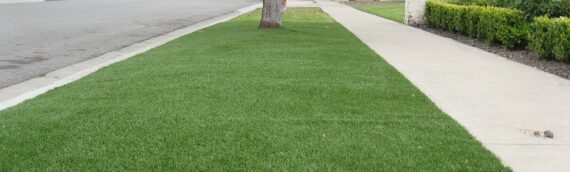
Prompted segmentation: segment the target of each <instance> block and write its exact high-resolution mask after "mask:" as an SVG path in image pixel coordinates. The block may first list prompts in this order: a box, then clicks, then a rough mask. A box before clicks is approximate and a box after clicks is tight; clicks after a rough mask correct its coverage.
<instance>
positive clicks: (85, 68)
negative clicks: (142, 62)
mask: <svg viewBox="0 0 570 172" xmlns="http://www.w3.org/2000/svg"><path fill="white" fill-rule="evenodd" d="M0 2H3V0H0ZM260 7H261V3H257V4H255V5H251V6H248V7H245V8H242V9H239V10H236V11H234V12H231V13H229V14H225V15H222V16H218V17H215V18H212V19H209V20H205V21H202V22H198V23H196V24H193V25H191V26H188V27H185V28H182V29H179V30H176V31H173V32H170V33H167V34H164V35H162V36H158V37H154V38H151V39H148V40H146V41H143V42H139V43H136V44H133V45H131V46H128V47H125V48H122V49H119V50H116V51H112V52H109V53H106V54H104V55H102V56H99V57H95V58H92V59H89V60H86V61H83V62H80V63H77V64H74V65H71V66H67V67H64V68H61V69H58V70H56V71H53V72H50V73H47V74H46V75H44V76H41V77H37V78H32V79H30V80H27V81H24V82H21V83H19V84H15V85H12V86H9V87H6V88H3V89H0V110H4V109H7V108H9V107H12V106H15V105H18V104H20V103H22V102H24V101H26V100H28V99H32V98H34V97H36V96H39V95H41V94H43V93H46V92H47V91H49V90H52V89H54V88H57V87H61V86H63V85H65V84H68V83H71V82H73V81H76V80H79V79H81V78H83V77H85V76H87V75H89V74H91V73H93V72H95V71H97V70H99V69H101V68H103V67H105V66H109V65H111V64H113V63H116V62H119V61H122V60H125V59H128V58H130V57H133V56H135V55H137V54H141V53H144V52H146V51H148V50H150V49H152V48H155V47H158V46H160V45H162V44H165V43H167V42H169V41H172V40H174V39H176V38H179V37H182V36H184V35H187V34H190V33H192V32H195V31H198V30H200V29H204V28H206V27H209V26H212V25H215V24H218V23H222V22H225V21H228V20H231V19H233V18H235V17H237V16H240V15H242V14H245V13H248V12H251V11H253V10H255V9H257V8H260Z"/></svg>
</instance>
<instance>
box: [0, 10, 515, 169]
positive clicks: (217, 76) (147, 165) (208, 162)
mask: <svg viewBox="0 0 570 172" xmlns="http://www.w3.org/2000/svg"><path fill="white" fill-rule="evenodd" d="M287 13H288V14H287V16H286V17H285V19H284V20H285V23H284V24H285V28H284V29H279V30H258V29H256V28H257V24H258V23H259V18H260V16H259V11H258V12H256V13H252V14H248V15H244V16H241V17H239V18H237V19H234V20H232V21H230V22H226V23H222V24H219V25H216V26H213V27H210V28H207V29H204V30H201V31H198V32H196V33H193V34H190V35H187V36H184V37H182V38H180V39H177V40H175V41H172V42H170V43H168V44H165V45H163V46H161V47H159V48H155V49H153V50H151V51H149V52H146V53H144V54H141V55H137V56H136V57H133V58H131V59H128V60H126V61H123V62H119V63H116V64H114V65H111V66H109V67H106V68H104V69H102V70H100V71H98V72H96V73H94V74H92V75H89V76H88V77H86V78H83V79H81V80H79V81H77V82H74V83H71V84H69V85H66V86H64V87H61V88H57V89H55V90H52V91H49V92H48V93H46V94H44V95H42V96H39V97H37V98H35V99H32V100H29V101H27V102H25V103H23V104H21V105H18V106H16V107H13V108H10V109H7V110H5V111H2V112H0V171H44V170H45V171H99V170H100V171H115V170H116V171H124V170H133V171H134V170H136V171H138V170H151V171H163V170H184V171H187V170H193V171H227V170H231V171H234V170H236V171H242V170H243V171H249V170H259V171H281V170H284V171H315V170H318V171H500V170H504V171H508V170H509V169H508V168H505V167H504V166H503V165H502V164H501V163H500V162H499V160H498V159H497V158H496V157H495V156H494V155H493V154H491V153H490V152H489V151H487V150H486V149H485V148H483V147H482V145H481V144H480V143H479V142H478V141H476V140H475V139H474V138H473V137H472V136H471V135H470V134H468V132H467V131H466V130H465V129H464V128H462V127H461V126H460V125H459V124H457V123H456V122H455V121H454V120H452V119H451V118H449V117H448V116H446V114H444V113H442V112H441V111H440V110H439V109H438V108H437V107H436V106H435V105H434V104H433V103H431V102H430V100H429V99H427V98H426V96H424V95H423V94H422V93H421V92H420V91H419V90H418V89H416V88H415V87H414V86H413V85H412V84H411V83H410V82H409V81H408V80H406V79H405V78H404V77H403V76H402V75H401V74H400V73H399V72H398V71H396V70H395V69H394V68H392V67H391V66H390V65H389V64H387V63H386V62H385V61H384V60H382V59H381V58H380V57H379V56H378V55H376V54H375V53H374V52H373V51H372V50H370V49H369V48H367V47H366V46H365V45H364V44H363V43H362V42H360V41H359V40H358V39H357V38H356V37H355V36H354V35H352V34H351V33H350V32H348V31H347V30H346V29H345V28H343V27H342V26H341V25H339V24H338V23H335V22H334V21H333V20H331V19H330V18H329V17H328V16H326V15H325V14H323V13H322V12H320V10H318V9H290V10H289V11H288V12H287ZM246 169H247V170H246Z"/></svg>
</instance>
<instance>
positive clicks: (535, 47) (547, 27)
mask: <svg viewBox="0 0 570 172" xmlns="http://www.w3.org/2000/svg"><path fill="white" fill-rule="evenodd" d="M531 31H532V32H530V33H531V34H529V36H528V37H529V40H530V44H529V46H528V48H529V49H530V50H532V51H534V52H536V53H538V54H539V55H540V56H541V57H544V58H548V59H556V60H559V61H566V62H568V61H570V19H568V18H548V17H537V18H535V19H534V22H533V23H532V25H531Z"/></svg>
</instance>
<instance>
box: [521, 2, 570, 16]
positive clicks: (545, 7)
mask: <svg viewBox="0 0 570 172" xmlns="http://www.w3.org/2000/svg"><path fill="white" fill-rule="evenodd" d="M515 7H516V8H517V9H519V10H522V11H524V12H525V13H526V14H528V15H529V16H544V15H547V16H550V17H560V16H568V15H570V1H568V0H517V2H516V3H515Z"/></svg>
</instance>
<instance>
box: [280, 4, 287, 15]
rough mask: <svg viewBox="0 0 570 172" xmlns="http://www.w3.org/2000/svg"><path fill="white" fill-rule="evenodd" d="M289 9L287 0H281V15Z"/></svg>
mask: <svg viewBox="0 0 570 172" xmlns="http://www.w3.org/2000/svg"><path fill="white" fill-rule="evenodd" d="M285 11H287V0H281V16H282V17H283V14H285Z"/></svg>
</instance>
